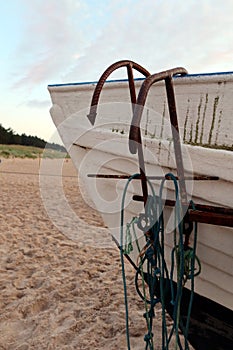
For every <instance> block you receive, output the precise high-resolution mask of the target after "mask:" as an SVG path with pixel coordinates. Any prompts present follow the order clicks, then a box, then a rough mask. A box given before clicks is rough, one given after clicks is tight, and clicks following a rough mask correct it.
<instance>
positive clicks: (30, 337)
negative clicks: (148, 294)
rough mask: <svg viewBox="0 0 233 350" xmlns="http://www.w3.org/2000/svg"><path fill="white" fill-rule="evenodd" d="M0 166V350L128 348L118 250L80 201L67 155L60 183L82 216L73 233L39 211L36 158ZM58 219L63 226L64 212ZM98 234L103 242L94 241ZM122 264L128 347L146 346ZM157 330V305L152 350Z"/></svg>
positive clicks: (139, 308)
mask: <svg viewBox="0 0 233 350" xmlns="http://www.w3.org/2000/svg"><path fill="white" fill-rule="evenodd" d="M50 162H52V161H50ZM0 167H1V168H0V186H1V200H0V208H1V209H0V259H1V263H0V349H8V350H11V349H12V350H27V349H40V350H42V349H82V350H89V349H96V350H97V349H103V350H105V349H106V350H107V349H108V350H109V349H111V350H114V349H116V350H117V349H122V350H123V349H126V348H127V346H126V337H125V307H124V294H123V284H122V275H121V265H120V256H119V251H118V249H117V248H116V247H115V245H114V244H113V242H112V241H111V239H110V236H109V234H108V230H107V229H106V228H104V224H103V222H102V219H101V217H100V216H99V214H98V213H97V212H95V211H94V210H90V208H89V206H88V205H87V204H86V203H85V201H83V199H82V196H81V195H80V192H79V188H78V183H77V174H76V171H75V170H74V168H73V165H72V162H71V160H68V161H66V162H65V165H64V178H63V188H64V193H65V196H66V198H67V201H68V202H69V205H70V206H71V207H72V209H73V211H74V213H76V216H77V217H78V218H81V222H80V225H79V224H77V225H78V226H77V227H72V231H76V233H77V235H76V233H74V237H73V238H72V235H71V236H69V233H68V235H66V234H64V232H66V231H63V232H61V230H60V229H58V227H56V226H55V224H56V223H55V224H54V222H53V221H52V220H51V218H50V217H49V215H48V212H47V210H46V209H45V206H44V204H43V200H42V198H41V193H40V185H39V176H38V172H39V160H38V159H35V160H29V159H24V160H21V159H10V160H5V159H2V162H1V163H0ZM55 179H56V178H55V177H54V181H55V183H56V180H55ZM61 222H63V223H64V226H66V225H67V227H68V226H69V225H68V223H69V222H68V223H67V222H66V217H65V216H64V218H62V220H61ZM75 225H76V222H75ZM67 232H69V227H68V228H67ZM97 234H98V235H101V236H102V238H103V241H105V242H107V243H108V244H107V245H106V247H104V245H103V246H101V245H100V246H99V245H98V244H97V246H96V245H95V239H96V235H97ZM67 236H68V237H67ZM98 237H99V236H98ZM98 237H97V239H99V238H98ZM126 270H127V271H126V272H127V283H128V297H129V309H130V315H129V323H130V335H131V348H132V349H133V350H137V349H144V348H145V342H144V340H143V338H144V335H145V334H146V322H145V319H144V318H143V313H144V305H143V302H142V301H141V300H140V299H139V297H138V296H137V294H136V292H135V287H134V271H133V270H132V268H131V266H129V264H126ZM160 333H161V314H160V306H158V308H157V309H156V318H155V322H154V339H155V342H154V343H155V349H161V343H160V337H161V335H160Z"/></svg>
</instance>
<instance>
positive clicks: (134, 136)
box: [129, 67, 188, 154]
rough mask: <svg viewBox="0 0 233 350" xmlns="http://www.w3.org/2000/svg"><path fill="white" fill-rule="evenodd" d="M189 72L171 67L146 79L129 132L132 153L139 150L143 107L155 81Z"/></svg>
mask: <svg viewBox="0 0 233 350" xmlns="http://www.w3.org/2000/svg"><path fill="white" fill-rule="evenodd" d="M187 73H188V72H187V71H186V69H184V68H182V67H178V68H173V69H169V70H167V71H164V72H161V73H156V74H153V75H150V76H148V77H147V78H146V79H145V80H144V82H143V84H142V86H141V89H140V91H139V94H138V98H137V104H136V106H135V110H134V115H133V119H132V122H131V127H130V133H129V150H130V152H131V153H132V154H135V153H136V152H137V147H138V144H139V134H140V122H141V117H142V112H143V107H144V105H145V102H146V98H147V95H148V92H149V89H150V87H151V86H152V85H153V84H154V83H156V82H158V81H160V80H165V79H166V78H167V77H172V76H174V75H178V74H180V75H185V74H187Z"/></svg>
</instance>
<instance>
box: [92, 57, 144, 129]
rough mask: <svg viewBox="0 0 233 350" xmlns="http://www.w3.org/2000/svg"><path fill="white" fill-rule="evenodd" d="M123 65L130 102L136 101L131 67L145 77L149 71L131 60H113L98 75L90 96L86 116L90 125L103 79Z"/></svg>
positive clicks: (93, 122)
mask: <svg viewBox="0 0 233 350" xmlns="http://www.w3.org/2000/svg"><path fill="white" fill-rule="evenodd" d="M124 66H126V67H127V73H128V79H129V89H130V96H131V102H132V104H135V103H136V92H135V86H134V79H133V68H134V69H136V70H137V71H138V72H140V73H142V74H143V75H144V76H145V77H148V76H149V75H150V73H149V72H148V71H147V70H146V69H145V68H143V67H142V66H140V65H139V64H138V63H135V62H133V61H129V60H122V61H118V62H115V63H113V64H112V65H111V66H109V67H108V68H107V69H106V70H105V72H104V73H103V74H102V75H101V77H100V79H99V81H98V83H97V85H96V87H95V90H94V93H93V96H92V101H91V107H90V113H89V114H88V115H87V118H88V119H89V121H90V122H91V124H92V125H94V124H95V119H96V115H97V112H96V111H97V105H98V102H99V97H100V93H101V90H102V88H103V85H104V83H105V81H106V80H107V78H108V77H109V75H110V74H111V73H113V72H114V70H116V69H118V68H121V67H124Z"/></svg>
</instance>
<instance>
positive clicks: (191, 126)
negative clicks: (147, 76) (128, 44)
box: [49, 74, 233, 310]
mask: <svg viewBox="0 0 233 350" xmlns="http://www.w3.org/2000/svg"><path fill="white" fill-rule="evenodd" d="M140 85H141V81H137V82H136V87H137V88H138V89H139V87H140ZM174 85H175V92H176V97H177V110H178V119H179V127H180V130H181V139H182V140H183V145H182V151H183V158H184V168H185V174H186V175H187V176H190V175H193V174H195V175H207V176H218V177H219V180H217V181H187V182H186V184H187V192H188V196H189V199H192V200H193V202H194V203H199V204H210V205H214V206H219V207H227V208H232V198H233V178H232V174H233V152H232V147H233V140H232V131H233V118H232V111H233V99H232V96H233V74H222V75H219V74H216V75H203V76H187V77H182V78H175V79H174ZM94 88H95V84H94V83H90V84H80V85H79V84H73V85H72V84H71V85H60V86H59V85H55V86H49V92H50V95H51V99H52V103H53V107H52V109H51V115H52V118H53V121H54V123H55V125H56V127H57V129H58V132H59V134H60V136H61V138H62V140H63V142H64V144H65V146H66V148H67V150H68V151H69V153H70V156H71V158H72V160H73V162H74V164H75V166H76V168H77V170H78V172H79V177H80V182H82V184H83V185H84V186H85V196H86V194H88V196H89V197H90V199H91V200H90V203H91V202H94V205H95V206H96V208H97V209H98V210H99V212H100V213H101V215H102V217H103V219H104V222H105V224H106V225H107V226H108V227H109V228H110V230H111V233H112V235H113V236H114V238H115V239H116V240H117V241H118V243H120V233H119V232H120V229H119V227H120V213H121V199H122V193H123V190H124V186H125V183H126V180H122V179H104V178H102V179H98V178H95V177H92V178H91V177H87V175H88V174H128V175H132V174H134V173H137V172H138V171H139V169H138V160H137V155H132V154H131V153H130V152H129V148H128V131H129V127H130V123H131V117H132V113H131V105H130V101H129V98H128V93H127V89H128V86H127V82H124V81H122V82H112V83H107V84H106V87H105V90H104V93H103V96H102V97H101V98H102V100H101V102H102V103H101V105H100V107H99V110H98V115H97V119H96V125H95V126H94V127H92V125H91V124H90V123H89V121H88V119H87V117H86V115H87V114H88V109H89V107H90V103H91V98H92V94H93V91H94ZM163 89H164V88H163V84H161V83H159V84H156V85H155V86H153V87H152V89H151V91H150V95H149V97H148V101H147V104H146V108H145V112H144V116H143V121H142V136H143V146H144V149H145V154H144V155H145V163H146V174H147V175H148V176H150V175H161V176H164V175H165V174H166V173H170V172H172V173H174V174H176V163H175V156H174V152H173V142H172V140H171V135H170V125H169V123H168V122H167V118H168V112H167V109H166V98H165V96H164V92H163ZM230 131H231V132H230ZM152 182H153V187H154V190H155V192H156V194H158V192H159V187H160V182H161V181H159V180H156V181H155V180H153V181H152ZM173 188H174V186H173V184H172V183H171V182H167V183H166V188H165V192H164V198H167V199H174V191H173ZM134 194H138V195H142V193H141V189H140V181H139V180H134V181H132V185H131V186H130V188H129V192H128V194H127V196H126V205H125V220H124V222H125V224H126V223H128V222H130V221H131V219H132V217H133V216H135V215H138V214H139V213H140V212H142V211H143V203H141V202H136V201H134V200H132V196H133V195H134ZM85 198H86V200H88V199H87V197H85ZM90 205H91V204H90ZM173 212H174V210H173V209H166V210H165V215H166V235H165V244H166V258H167V260H168V261H169V260H170V252H171V249H172V245H173V238H172V237H173V234H172V230H173V228H174V223H173V222H174V221H173V214H172V213H173ZM232 238H233V229H232V228H231V227H224V226H216V225H210V224H204V223H200V224H198V244H197V255H198V257H199V259H200V261H201V265H202V271H201V274H200V275H199V276H198V277H197V278H196V280H195V290H196V292H197V293H198V294H200V295H202V296H204V297H207V298H208V299H211V300H213V301H215V302H217V303H219V304H221V305H223V306H225V307H226V308H228V309H231V310H233V289H232V285H233V272H232V271H233V256H232V251H233V239H232ZM191 240H192V238H191ZM140 241H141V242H142V245H143V242H144V241H143V239H141V240H140ZM136 256H137V254H135V255H134V256H133V257H132V259H133V260H134V261H135V260H136Z"/></svg>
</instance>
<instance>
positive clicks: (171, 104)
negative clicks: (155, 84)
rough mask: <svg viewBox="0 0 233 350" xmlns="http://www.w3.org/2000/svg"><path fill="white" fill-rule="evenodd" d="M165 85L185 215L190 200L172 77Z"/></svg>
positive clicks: (169, 77) (166, 80) (167, 79)
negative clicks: (185, 177)
mask: <svg viewBox="0 0 233 350" xmlns="http://www.w3.org/2000/svg"><path fill="white" fill-rule="evenodd" d="M165 84H166V90H167V100H168V108H169V114H170V122H171V126H172V128H171V129H172V136H173V145H174V151H175V158H176V167H177V175H178V177H179V188H180V197H181V204H182V206H183V210H184V213H185V212H186V208H187V203H188V199H187V191H186V185H185V179H184V165H183V157H182V152H181V146H180V133H179V125H178V119H177V113H176V102H175V93H174V87H173V83H172V78H171V76H168V77H167V78H166V79H165Z"/></svg>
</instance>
